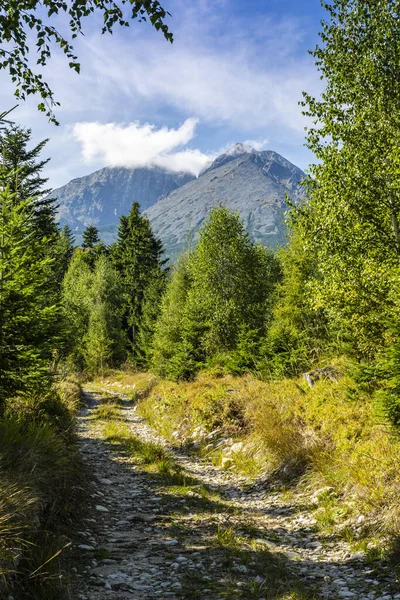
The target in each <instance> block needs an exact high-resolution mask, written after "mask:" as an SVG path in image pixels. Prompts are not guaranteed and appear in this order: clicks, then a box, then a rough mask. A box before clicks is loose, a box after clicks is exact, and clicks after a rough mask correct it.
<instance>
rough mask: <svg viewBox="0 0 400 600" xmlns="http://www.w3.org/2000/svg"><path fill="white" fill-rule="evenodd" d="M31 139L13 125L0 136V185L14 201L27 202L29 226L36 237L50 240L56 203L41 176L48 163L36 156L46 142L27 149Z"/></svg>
mask: <svg viewBox="0 0 400 600" xmlns="http://www.w3.org/2000/svg"><path fill="white" fill-rule="evenodd" d="M31 138H32V131H31V129H24V128H22V127H19V126H17V125H13V126H11V127H8V128H6V129H4V130H3V131H1V132H0V166H1V170H2V172H3V175H2V180H3V185H8V187H9V190H10V191H11V192H12V193H15V198H16V199H17V201H20V200H29V203H30V204H31V205H32V207H33V209H34V211H33V225H34V226H35V227H36V230H37V234H38V235H42V236H43V237H46V238H48V239H49V240H51V239H52V238H55V237H56V236H57V232H58V228H57V224H56V220H55V218H56V212H57V206H56V200H55V198H48V197H47V196H48V194H49V193H50V192H51V189H49V188H46V187H45V186H46V183H47V181H48V180H47V179H46V178H44V177H43V176H42V171H43V169H44V167H45V166H46V165H47V163H48V162H49V160H50V159H49V158H48V159H44V160H41V159H40V155H41V153H42V151H43V149H44V147H45V146H46V144H47V142H48V140H47V139H46V140H43V141H42V142H40V143H39V144H37V145H36V146H34V147H33V148H28V146H29V143H30V141H31Z"/></svg>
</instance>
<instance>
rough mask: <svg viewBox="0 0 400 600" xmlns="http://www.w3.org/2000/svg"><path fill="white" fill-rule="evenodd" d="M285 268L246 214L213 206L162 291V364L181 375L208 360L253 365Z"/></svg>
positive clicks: (158, 345) (158, 350) (157, 360)
mask: <svg viewBox="0 0 400 600" xmlns="http://www.w3.org/2000/svg"><path fill="white" fill-rule="evenodd" d="M279 276H280V269H279V264H278V262H277V260H276V258H275V256H274V255H273V254H272V253H271V252H270V251H268V250H267V249H266V248H264V247H263V246H261V245H260V244H254V243H253V242H252V241H251V240H250V237H249V234H248V232H247V231H246V229H245V228H244V225H243V223H242V222H241V220H240V217H239V215H238V214H236V213H233V212H231V211H229V210H228V209H227V208H225V207H219V208H216V209H213V210H212V211H211V214H210V216H209V219H208V221H207V222H206V224H205V225H204V227H203V229H202V231H201V233H200V239H199V242H198V245H197V247H196V249H195V251H194V252H193V253H192V254H191V255H189V256H188V257H185V258H184V259H183V260H182V261H181V262H179V263H178V265H177V266H176V268H175V269H174V271H173V277H172V280H171V283H170V284H169V286H168V288H167V292H166V294H165V297H164V299H163V302H162V308H161V315H160V318H159V321H158V323H157V326H156V335H155V339H154V357H153V364H154V367H155V369H156V371H157V372H158V373H160V374H161V375H164V376H167V377H171V378H173V379H179V378H187V377H190V376H191V375H193V373H194V372H195V371H196V370H198V369H199V368H201V367H202V366H204V365H206V364H222V365H224V366H226V367H227V368H228V369H231V370H233V371H235V372H240V371H241V370H245V369H248V368H252V367H253V368H254V367H255V358H256V357H255V356H254V353H255V352H258V349H259V346H260V343H261V340H262V338H263V336H264V335H265V331H266V327H267V323H268V320H269V318H270V314H271V309H272V297H273V292H274V289H275V285H276V282H277V281H278V279H279Z"/></svg>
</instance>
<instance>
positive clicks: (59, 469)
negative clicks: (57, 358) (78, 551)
mask: <svg viewBox="0 0 400 600" xmlns="http://www.w3.org/2000/svg"><path fill="white" fill-rule="evenodd" d="M79 395H80V388H79V386H77V385H76V383H75V382H72V381H71V382H70V381H60V382H58V384H57V389H53V390H52V391H51V392H50V393H49V394H47V396H44V397H42V398H40V397H38V398H37V402H36V404H35V405H34V404H32V402H23V401H22V400H21V399H19V400H13V401H10V402H8V403H7V410H6V414H5V416H3V418H2V419H1V420H0V563H1V575H2V576H1V578H0V597H1V598H8V597H9V596H11V595H12V596H14V597H15V598H20V599H21V600H32V599H33V598H35V599H37V598H64V597H65V596H66V594H65V592H66V589H65V588H66V586H64V583H63V580H62V578H60V577H59V575H60V573H59V568H60V565H59V560H56V561H52V560H51V557H54V555H56V553H57V552H58V551H59V550H61V549H62V548H63V547H64V546H65V537H64V538H63V537H62V534H65V533H67V535H68V534H69V533H70V530H71V526H72V524H73V519H75V518H76V516H77V514H78V509H79V506H80V504H82V498H81V497H79V495H78V490H79V489H82V488H81V487H80V486H82V485H83V483H84V482H83V477H82V476H83V473H82V467H81V463H80V460H79V456H78V454H77V452H76V448H75V447H74V445H73V444H72V443H71V441H72V439H73V438H72V436H71V429H72V423H73V420H74V416H75V413H76V410H77V408H78V406H79ZM47 560H49V562H48V563H47V564H46V568H45V569H43V568H42V565H43V564H44V563H45V562H46V561H47ZM36 570H37V573H36V576H32V573H33V572H34V571H36ZM64 594H65V596H64Z"/></svg>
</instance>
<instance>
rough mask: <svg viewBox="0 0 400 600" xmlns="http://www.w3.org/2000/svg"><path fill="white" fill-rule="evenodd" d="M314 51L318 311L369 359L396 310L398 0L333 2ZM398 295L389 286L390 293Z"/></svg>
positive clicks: (311, 104)
mask: <svg viewBox="0 0 400 600" xmlns="http://www.w3.org/2000/svg"><path fill="white" fill-rule="evenodd" d="M324 7H325V8H326V10H327V12H328V16H329V19H328V20H327V21H326V22H324V23H323V30H322V32H321V34H320V36H321V39H322V42H323V45H321V46H317V48H316V49H315V51H314V53H313V55H314V57H315V59H316V64H317V66H318V69H319V71H320V73H321V77H322V78H323V79H324V80H325V83H326V87H325V90H324V92H323V93H322V97H321V99H320V100H316V99H314V98H312V97H310V96H309V95H307V94H305V101H304V106H305V109H306V110H305V114H307V115H309V116H311V117H312V119H313V122H314V124H315V126H313V127H312V128H311V129H310V130H309V132H308V137H307V143H308V147H309V148H310V149H311V150H312V151H313V152H314V154H315V155H316V157H317V159H318V163H317V164H316V165H314V166H313V167H312V168H311V175H312V178H310V180H309V192H310V202H309V205H310V211H308V212H307V213H305V214H304V215H303V219H302V221H303V226H304V228H305V230H306V236H307V243H308V246H309V250H310V252H311V254H312V255H314V256H315V258H316V260H317V263H318V269H319V272H320V277H319V278H318V279H315V280H313V283H312V288H313V290H312V295H313V302H314V306H315V307H316V308H320V307H321V308H323V309H324V311H325V312H326V314H327V316H328V318H329V320H330V321H331V322H332V324H333V326H334V327H335V329H337V330H339V331H345V332H346V335H348V336H349V335H350V336H351V338H352V342H353V346H354V348H355V350H356V351H357V352H358V354H360V355H363V356H365V357H373V356H374V355H375V354H376V352H377V350H379V349H381V348H382V347H384V345H385V343H386V332H387V325H388V322H390V320H391V316H392V315H393V314H395V312H396V306H397V302H398V299H397V295H398V294H397V292H396V291H395V289H396V283H395V281H396V280H397V278H398V259H399V252H400V238H399V223H398V215H399V212H400V187H399V185H398V173H399V160H400V153H399V151H398V148H399V134H398V132H399V129H400V127H399V126H400V77H399V61H400V43H399V42H400V38H399V36H400V33H399V27H398V14H399V8H400V5H399V2H398V1H397V0H391V1H389V2H386V1H385V2H383V1H379V2H361V1H360V0H335V1H333V2H332V3H329V4H328V3H324ZM393 292H394V293H393Z"/></svg>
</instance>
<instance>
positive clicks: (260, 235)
mask: <svg viewBox="0 0 400 600" xmlns="http://www.w3.org/2000/svg"><path fill="white" fill-rule="evenodd" d="M303 176H304V173H303V171H301V169H299V168H298V167H296V166H295V165H293V164H292V163H290V162H289V161H288V160H286V159H285V158H283V157H282V156H280V155H279V154H277V153H276V152H273V151H271V150H268V151H264V152H258V151H256V150H254V149H253V148H250V147H248V146H246V145H243V144H236V145H235V146H233V147H232V148H231V149H230V150H228V151H227V152H226V153H224V154H222V155H221V156H219V157H218V158H217V159H216V160H215V161H214V162H213V163H212V165H211V166H210V167H209V168H208V169H207V170H206V171H205V172H204V173H203V174H202V175H200V176H199V177H198V178H197V179H194V180H192V181H189V182H188V183H186V184H185V185H183V186H181V187H179V188H177V189H176V190H174V191H172V192H170V193H169V194H168V195H167V196H165V197H163V198H161V199H160V200H158V202H156V203H155V204H153V206H151V207H150V208H149V209H147V210H146V211H145V213H146V214H147V216H148V217H149V220H150V222H151V224H152V227H153V231H154V232H155V233H156V235H157V236H158V237H160V238H161V240H162V241H163V243H164V245H165V247H166V248H167V253H168V255H169V256H172V257H174V256H176V255H177V254H179V253H180V252H181V251H182V250H183V249H184V248H185V247H187V245H188V244H189V242H190V243H192V242H194V241H195V240H196V238H197V235H198V231H199V228H200V227H201V225H202V223H203V222H204V220H205V219H206V218H207V216H208V214H209V212H210V210H211V208H213V207H214V206H219V205H221V204H223V205H225V206H228V207H229V208H230V209H232V210H235V211H239V213H240V214H241V216H242V218H243V219H244V222H245V224H246V226H247V228H248V229H249V231H250V233H251V235H252V237H253V238H254V239H255V240H259V241H261V242H262V243H263V244H265V245H266V246H268V247H270V248H272V247H275V246H276V245H278V244H280V243H282V242H283V241H284V236H285V225H284V224H283V213H284V212H285V210H286V209H287V205H286V202H285V199H286V194H288V196H289V197H291V198H292V199H293V201H294V202H296V201H300V200H301V199H302V197H303V191H302V188H299V185H298V184H299V181H300V179H301V178H302V177H303Z"/></svg>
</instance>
